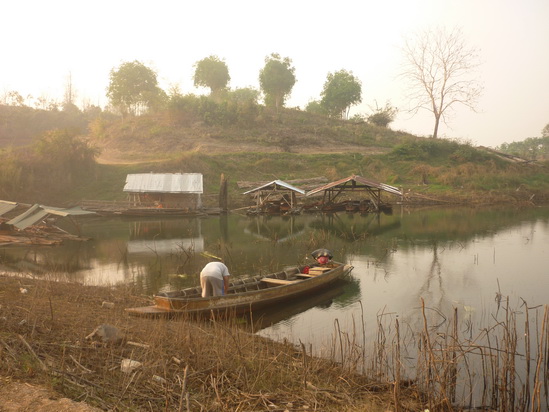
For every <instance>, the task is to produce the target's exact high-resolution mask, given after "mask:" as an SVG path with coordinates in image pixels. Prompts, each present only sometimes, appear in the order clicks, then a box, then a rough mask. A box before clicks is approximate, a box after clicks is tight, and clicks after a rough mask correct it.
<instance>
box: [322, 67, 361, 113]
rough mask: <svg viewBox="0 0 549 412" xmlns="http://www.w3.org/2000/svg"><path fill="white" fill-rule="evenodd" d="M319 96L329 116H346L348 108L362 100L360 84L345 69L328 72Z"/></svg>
mask: <svg viewBox="0 0 549 412" xmlns="http://www.w3.org/2000/svg"><path fill="white" fill-rule="evenodd" d="M321 96H322V100H321V102H320V104H321V106H322V107H323V109H324V110H325V111H326V112H327V113H328V114H329V115H330V116H333V117H339V118H346V117H347V114H348V111H349V108H350V107H351V106H352V105H354V104H357V103H360V102H361V101H362V84H361V82H360V80H358V79H357V78H356V77H355V76H354V75H353V73H352V72H348V71H346V70H340V71H338V72H335V73H328V76H327V78H326V82H325V83H324V89H323V90H322V93H321Z"/></svg>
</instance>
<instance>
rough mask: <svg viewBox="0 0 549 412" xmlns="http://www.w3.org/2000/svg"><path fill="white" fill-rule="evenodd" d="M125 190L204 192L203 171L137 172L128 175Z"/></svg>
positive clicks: (139, 191) (137, 191)
mask: <svg viewBox="0 0 549 412" xmlns="http://www.w3.org/2000/svg"><path fill="white" fill-rule="evenodd" d="M124 192H133V193H146V192H155V193H202V192H203V186H202V174H201V173H136V174H130V175H128V176H127V177H126V185H125V186H124Z"/></svg>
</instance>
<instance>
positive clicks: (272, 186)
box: [243, 180, 305, 214]
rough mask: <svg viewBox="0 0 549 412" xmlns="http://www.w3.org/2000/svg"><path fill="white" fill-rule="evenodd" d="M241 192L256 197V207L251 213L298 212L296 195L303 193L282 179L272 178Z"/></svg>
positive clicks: (303, 193) (303, 192)
mask: <svg viewBox="0 0 549 412" xmlns="http://www.w3.org/2000/svg"><path fill="white" fill-rule="evenodd" d="M243 194H245V195H254V196H255V198H256V207H255V210H253V211H250V212H251V213H273V214H275V213H284V214H285V213H299V208H298V205H297V195H298V194H299V195H305V191H304V190H302V189H298V188H297V187H295V186H292V185H291V184H289V183H286V182H283V181H282V180H273V181H272V182H269V183H265V184H263V185H261V186H259V187H256V188H255V189H251V190H248V191H247V192H244V193H243Z"/></svg>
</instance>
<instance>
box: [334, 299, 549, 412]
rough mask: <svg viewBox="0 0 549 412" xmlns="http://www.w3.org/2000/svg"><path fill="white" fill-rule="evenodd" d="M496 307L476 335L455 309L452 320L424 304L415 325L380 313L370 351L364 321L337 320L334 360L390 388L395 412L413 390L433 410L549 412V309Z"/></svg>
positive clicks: (503, 301)
mask: <svg viewBox="0 0 549 412" xmlns="http://www.w3.org/2000/svg"><path fill="white" fill-rule="evenodd" d="M497 304H498V305H497V310H496V313H495V314H492V315H491V320H492V322H491V324H490V325H489V326H485V327H483V328H479V329H477V331H476V334H474V331H475V326H474V325H473V324H472V323H471V321H470V319H468V317H467V316H464V319H459V316H458V313H459V312H458V310H457V308H455V309H454V312H453V314H452V315H451V316H450V317H446V315H444V314H442V313H441V312H439V311H438V310H436V309H433V308H428V307H426V305H425V302H424V301H422V302H421V307H420V313H418V314H417V315H418V316H417V319H420V323H415V326H416V327H414V326H412V325H411V324H410V323H405V322H402V321H401V320H399V317H398V316H396V315H395V314H394V313H381V314H379V315H378V324H377V331H376V333H375V336H374V339H373V343H372V345H371V346H372V347H371V348H370V350H367V348H366V346H367V344H364V342H366V341H367V340H368V337H367V336H366V332H365V330H366V328H365V325H364V321H363V320H360V321H359V320H354V321H353V327H352V328H349V329H350V330H351V332H348V331H344V328H342V327H341V326H340V325H339V322H336V324H335V328H334V329H335V332H334V334H333V341H332V344H331V353H330V358H331V359H332V360H334V361H338V362H340V363H341V364H342V366H343V368H345V369H346V370H360V371H361V373H364V374H365V375H367V376H370V377H371V378H372V379H376V380H377V381H378V382H380V383H384V384H389V385H392V386H393V405H394V407H395V410H396V411H399V410H407V409H406V408H404V409H403V406H402V405H403V398H402V396H401V391H402V389H403V388H409V387H411V386H412V387H414V388H415V389H416V392H415V393H418V394H421V402H422V403H423V404H424V405H425V408H427V409H429V410H430V411H464V410H491V411H496V410H497V411H499V412H517V411H521V412H526V411H532V412H542V411H545V410H547V408H548V405H549V402H548V400H549V391H548V389H549V388H548V382H549V330H548V327H549V306H547V305H545V306H536V307H529V306H528V304H527V303H526V302H525V301H522V305H521V307H520V308H518V309H512V308H511V307H510V305H509V299H508V298H505V299H504V298H503V297H502V296H501V295H500V296H498V301H497ZM433 314H434V316H433ZM417 326H419V327H417Z"/></svg>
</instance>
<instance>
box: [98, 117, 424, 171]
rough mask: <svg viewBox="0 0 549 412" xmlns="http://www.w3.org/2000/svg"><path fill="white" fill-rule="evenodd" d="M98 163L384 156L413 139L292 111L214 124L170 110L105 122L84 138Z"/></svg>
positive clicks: (401, 134) (374, 127) (392, 132)
mask: <svg viewBox="0 0 549 412" xmlns="http://www.w3.org/2000/svg"><path fill="white" fill-rule="evenodd" d="M88 137H89V138H90V140H91V142H92V143H93V144H94V145H95V146H97V147H98V148H99V149H100V150H101V154H100V155H99V157H98V161H99V163H135V162H140V161H150V160H166V159H171V158H173V157H174V156H176V155H177V154H181V153H189V152H190V153H204V154H228V153H243V152H248V153H302V154H311V153H356V152H368V153H372V154H379V153H386V152H387V151H388V150H389V149H390V148H391V147H392V146H393V145H394V144H396V143H398V142H400V141H402V140H403V139H406V138H407V139H410V138H413V136H412V135H409V134H406V133H401V132H395V131H392V130H390V129H386V128H381V127H376V126H373V125H369V124H367V123H365V122H362V123H354V122H351V121H343V120H334V119H328V118H325V117H323V116H316V115H312V114H310V113H306V112H301V111H298V110H293V109H285V110H284V111H283V112H282V113H281V114H280V115H276V114H275V113H269V112H266V113H263V114H261V115H259V116H257V117H256V118H255V119H254V121H252V122H245V123H238V124H231V125H223V126H219V125H212V124H207V123H206V122H205V121H203V120H202V119H201V118H200V117H199V116H189V115H187V116H184V118H183V119H181V117H175V118H174V114H173V113H172V112H169V111H168V112H165V113H162V114H156V115H151V116H142V117H137V118H135V117H134V118H127V119H124V120H120V121H118V122H114V123H109V124H105V125H104V127H102V128H101V131H100V132H97V131H96V132H95V133H94V132H93V130H92V132H91V133H90V135H89V136H88Z"/></svg>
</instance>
